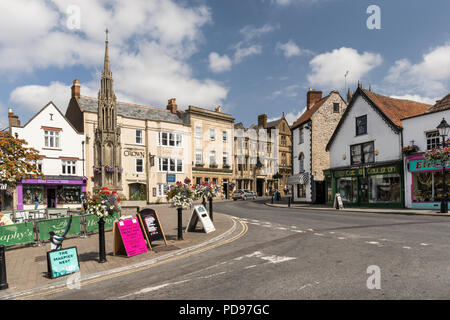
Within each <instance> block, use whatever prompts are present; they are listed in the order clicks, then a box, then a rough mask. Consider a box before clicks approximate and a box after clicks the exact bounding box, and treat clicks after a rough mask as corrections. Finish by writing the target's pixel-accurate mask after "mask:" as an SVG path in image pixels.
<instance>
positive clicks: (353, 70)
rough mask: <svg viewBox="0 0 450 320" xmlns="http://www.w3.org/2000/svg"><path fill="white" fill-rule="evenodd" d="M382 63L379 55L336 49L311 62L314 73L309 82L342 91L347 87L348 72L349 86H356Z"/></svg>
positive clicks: (350, 49)
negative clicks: (341, 89) (345, 77)
mask: <svg viewBox="0 0 450 320" xmlns="http://www.w3.org/2000/svg"><path fill="white" fill-rule="evenodd" d="M382 61H383V59H382V58H381V55H380V54H377V53H370V52H364V53H362V54H359V53H358V51H356V50H355V49H353V48H346V47H342V48H340V49H334V50H333V51H331V52H326V53H322V54H319V55H317V56H315V57H314V58H313V59H312V60H311V61H310V62H309V65H310V67H311V69H312V71H311V73H310V74H309V75H308V81H309V82H310V84H311V85H314V86H321V87H325V88H333V89H340V88H343V87H344V86H345V81H344V75H345V73H346V72H347V71H349V73H348V76H347V85H354V84H356V83H357V82H358V80H361V79H362V78H363V77H364V76H365V75H366V74H367V73H368V72H369V71H371V70H372V69H373V68H375V67H377V66H379V65H380V64H381V63H382Z"/></svg>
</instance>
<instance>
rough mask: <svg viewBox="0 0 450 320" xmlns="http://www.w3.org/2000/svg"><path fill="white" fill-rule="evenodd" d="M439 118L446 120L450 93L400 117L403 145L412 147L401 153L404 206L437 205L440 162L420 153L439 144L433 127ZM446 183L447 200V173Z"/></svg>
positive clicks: (449, 180) (449, 114)
mask: <svg viewBox="0 0 450 320" xmlns="http://www.w3.org/2000/svg"><path fill="white" fill-rule="evenodd" d="M442 119H445V120H446V121H447V123H450V94H448V95H447V96H446V97H444V98H443V99H441V100H439V101H437V102H436V104H435V105H434V106H433V107H431V108H430V109H429V110H428V111H427V112H426V113H424V114H422V115H418V116H415V117H409V118H406V119H402V123H403V145H404V146H411V147H412V148H413V151H410V152H408V153H405V154H404V172H405V176H404V181H405V206H406V207H408V208H415V209H439V208H440V203H441V196H442V182H443V181H442V165H441V164H439V163H431V162H429V161H425V159H424V155H425V152H427V151H431V150H432V149H433V148H435V147H437V146H439V144H441V143H442V138H441V137H440V136H439V131H438V130H437V128H436V127H437V126H438V125H439V124H440V122H441V121H442ZM447 138H449V137H447ZM447 171H448V170H447ZM446 183H447V185H448V186H449V188H448V190H447V191H448V196H449V199H450V172H447V173H446Z"/></svg>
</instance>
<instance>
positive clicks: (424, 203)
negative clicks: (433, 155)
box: [406, 155, 450, 209]
mask: <svg viewBox="0 0 450 320" xmlns="http://www.w3.org/2000/svg"><path fill="white" fill-rule="evenodd" d="M406 170H407V176H406V184H407V188H406V199H407V200H408V201H406V202H407V206H408V207H411V208H414V209H439V208H440V207H441V199H442V196H443V179H442V177H443V175H442V165H441V163H440V161H428V160H425V159H424V157H423V155H412V156H409V157H408V158H407V161H406ZM445 181H446V183H447V197H448V199H450V188H449V187H448V186H449V185H450V170H446V173H445Z"/></svg>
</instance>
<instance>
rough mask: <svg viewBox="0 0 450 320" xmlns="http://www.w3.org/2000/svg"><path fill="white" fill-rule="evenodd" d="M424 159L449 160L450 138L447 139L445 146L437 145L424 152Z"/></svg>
mask: <svg viewBox="0 0 450 320" xmlns="http://www.w3.org/2000/svg"><path fill="white" fill-rule="evenodd" d="M425 159H426V160H439V161H445V162H447V161H449V160H450V139H447V141H446V142H445V146H439V147H436V148H434V149H433V150H431V151H428V152H427V153H425Z"/></svg>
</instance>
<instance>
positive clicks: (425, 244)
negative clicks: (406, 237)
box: [420, 242, 429, 246]
mask: <svg viewBox="0 0 450 320" xmlns="http://www.w3.org/2000/svg"><path fill="white" fill-rule="evenodd" d="M420 245H421V246H429V244H428V243H423V242H422V243H421V244H420Z"/></svg>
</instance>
